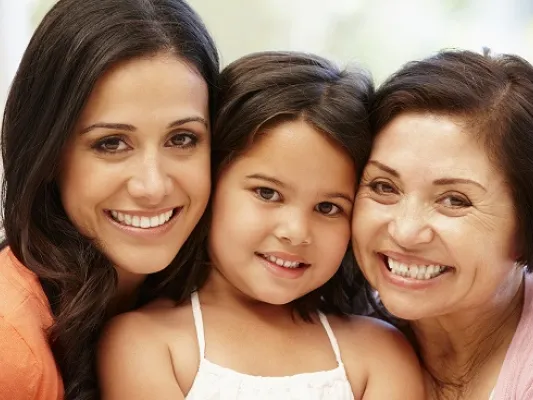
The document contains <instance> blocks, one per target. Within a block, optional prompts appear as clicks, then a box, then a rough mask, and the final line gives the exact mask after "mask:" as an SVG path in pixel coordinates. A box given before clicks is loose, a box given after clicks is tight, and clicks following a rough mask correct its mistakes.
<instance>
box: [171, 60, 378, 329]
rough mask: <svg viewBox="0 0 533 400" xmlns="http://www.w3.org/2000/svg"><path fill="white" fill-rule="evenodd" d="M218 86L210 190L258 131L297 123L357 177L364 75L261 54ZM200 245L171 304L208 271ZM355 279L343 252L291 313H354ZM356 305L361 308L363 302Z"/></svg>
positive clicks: (361, 160)
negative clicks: (324, 141) (338, 152)
mask: <svg viewBox="0 0 533 400" xmlns="http://www.w3.org/2000/svg"><path fill="white" fill-rule="evenodd" d="M219 88H220V91H219V99H218V104H217V113H216V116H215V121H214V127H213V135H212V143H211V148H212V175H213V178H214V179H213V185H216V182H217V178H218V176H219V175H220V173H221V172H222V171H223V170H224V169H225V168H226V167H227V166H228V165H229V164H231V162H232V161H233V160H234V159H235V158H237V157H239V156H240V155H241V154H242V153H243V152H245V151H247V150H248V149H249V147H250V146H251V145H252V144H253V142H254V139H255V137H256V134H257V132H258V131H259V130H262V129H263V128H267V127H272V126H275V125H277V124H280V123H283V122H286V121H294V120H298V119H303V120H304V121H306V122H307V123H309V124H310V125H312V126H313V127H315V128H316V129H317V130H318V131H320V132H322V133H323V134H324V135H325V136H327V137H329V138H331V139H332V140H333V142H335V143H337V144H338V145H339V146H341V147H342V148H343V149H344V150H345V151H346V153H347V154H349V155H350V157H351V158H352V160H353V161H354V163H355V166H356V172H357V174H358V176H360V174H361V173H362V170H363V166H364V164H365V162H366V160H367V159H368V157H369V153H370V146H371V134H370V125H369V122H368V111H367V109H368V106H369V102H370V99H371V97H372V93H373V83H372V80H371V78H370V76H369V75H368V74H367V73H366V71H364V70H362V69H360V68H355V67H354V68H351V69H346V70H341V69H339V68H338V67H337V66H335V65H334V64H333V63H331V62H330V61H328V60H326V59H324V58H322V57H319V56H316V55H312V54H304V53H297V52H261V53H254V54H251V55H248V56H245V57H243V58H241V59H239V60H237V61H235V62H233V63H231V64H230V65H228V66H227V67H226V68H225V69H224V70H223V71H222V73H221V77H220V83H219ZM209 213H210V211H209V210H208V212H207V213H206V215H208V214H209ZM204 241H205V244H204V247H203V249H204V250H203V253H202V257H201V258H199V259H198V261H197V262H196V263H195V265H193V266H192V267H191V268H189V269H187V273H188V274H189V275H188V278H187V281H188V282H189V285H188V287H187V288H186V289H187V292H185V293H184V292H183V291H180V290H178V289H174V290H170V294H171V295H172V294H173V296H174V298H175V299H176V300H178V301H181V300H184V299H185V298H187V297H188V295H189V294H190V292H191V291H193V290H195V289H198V288H200V287H202V285H203V284H204V283H205V281H206V279H207V276H208V274H209V270H210V266H209V259H208V256H207V251H206V249H207V248H208V243H207V239H206V238H204ZM363 281H364V278H363V276H362V274H361V273H360V271H359V270H358V269H356V268H355V266H354V263H353V255H352V252H351V249H348V251H347V254H346V256H345V258H344V260H343V262H342V265H341V266H340V268H339V270H338V271H337V273H336V274H335V275H334V276H333V277H332V278H331V279H330V280H329V281H328V282H327V283H326V284H325V285H324V286H322V287H321V288H319V289H317V290H315V291H313V292H312V293H309V294H308V295H306V296H304V297H303V298H301V299H299V300H296V301H295V302H294V303H293V305H294V311H295V312H296V313H297V314H299V315H300V316H301V317H302V318H303V319H305V320H309V317H310V315H311V314H312V313H315V312H316V311H317V310H322V311H324V312H328V313H335V314H339V315H343V314H349V313H351V312H353V311H354V307H353V299H354V298H357V299H359V295H360V294H361V293H364V292H363V291H362V287H363ZM178 284H179V283H178ZM181 289H183V286H181ZM357 304H358V306H362V307H364V305H366V301H362V302H359V301H358V303H357ZM356 308H357V310H359V307H356Z"/></svg>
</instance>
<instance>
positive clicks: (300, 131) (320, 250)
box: [99, 120, 423, 400]
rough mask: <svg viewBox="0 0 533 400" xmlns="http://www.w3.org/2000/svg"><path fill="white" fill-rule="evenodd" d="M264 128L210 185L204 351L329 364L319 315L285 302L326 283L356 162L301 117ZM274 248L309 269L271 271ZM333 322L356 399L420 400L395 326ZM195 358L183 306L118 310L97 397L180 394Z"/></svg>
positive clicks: (279, 364) (294, 366)
mask: <svg viewBox="0 0 533 400" xmlns="http://www.w3.org/2000/svg"><path fill="white" fill-rule="evenodd" d="M260 135H261V136H260V138H258V139H257V140H256V141H255V142H254V144H253V145H252V147H251V148H250V149H249V150H247V151H246V152H245V153H244V154H243V155H242V156H241V157H239V158H237V159H236V160H235V161H234V162H233V163H231V164H230V165H229V166H228V167H227V168H226V169H225V170H223V171H222V173H221V175H220V177H219V180H218V182H217V186H216V188H215V193H214V200H213V224H212V229H211V233H210V238H209V239H210V240H209V251H210V253H211V256H212V261H213V266H214V269H213V272H212V273H211V275H210V277H209V279H208V282H207V283H206V285H205V286H204V287H203V288H202V289H201V290H200V291H199V296H200V302H201V305H202V313H203V321H204V326H205V335H206V358H207V359H208V360H209V361H211V362H213V363H216V364H219V365H222V366H224V367H228V368H231V369H233V370H235V371H238V372H242V373H245V374H250V375H261V376H288V375H296V374H300V373H304V372H316V371H323V370H330V369H334V368H336V366H337V363H336V360H335V356H334V353H333V350H332V348H331V345H330V343H329V340H328V337H327V334H326V332H325V330H324V328H323V327H322V325H321V324H320V323H319V322H318V318H316V316H315V317H314V318H313V319H314V320H313V323H309V322H304V321H302V320H301V318H299V317H297V316H295V314H294V313H293V312H292V309H291V307H290V305H288V303H289V302H290V301H292V300H294V299H296V298H298V297H300V296H302V295H304V294H306V293H308V292H310V291H312V290H314V289H315V288H317V287H319V286H321V285H323V284H324V283H325V282H326V281H327V280H328V279H329V278H330V277H331V276H332V275H333V274H334V273H335V271H336V270H337V268H338V266H339V263H340V260H341V259H342V257H343V255H344V253H345V251H346V247H347V245H348V243H349V240H350V223H351V213H352V201H351V199H353V196H354V195H355V185H356V175H355V172H354V165H353V162H352V161H351V159H350V158H349V157H348V156H347V155H346V154H345V153H344V152H343V150H341V149H340V148H339V147H337V146H336V145H334V144H333V143H332V142H331V141H330V140H329V139H327V138H326V137H325V136H324V134H322V133H320V132H317V131H316V130H315V129H313V128H312V127H311V126H310V125H308V124H307V123H305V122H304V121H301V120H298V121H294V122H287V123H282V124H280V125H277V126H275V127H273V128H271V129H269V130H267V131H264V132H260ZM302 160H305V163H304V162H302ZM259 175H260V176H261V177H259ZM251 176H253V177H251ZM265 177H268V178H267V179H265ZM274 251H276V252H282V253H285V254H286V255H287V254H290V255H292V256H293V257H297V258H301V259H304V260H305V262H306V263H307V264H309V267H307V268H306V269H305V271H304V272H303V273H302V274H299V275H297V276H292V275H291V277H287V276H284V275H283V276H282V275H280V274H279V273H278V272H273V271H272V270H271V267H270V266H268V265H266V264H265V263H264V261H263V260H262V259H261V258H260V257H259V256H258V255H257V253H265V252H274ZM329 321H330V324H331V326H332V329H333V331H334V333H335V335H336V337H337V339H338V342H339V346H340V349H341V354H342V357H343V362H344V363H345V368H346V371H347V374H348V378H349V380H350V384H351V386H352V391H353V393H354V395H355V397H356V398H358V399H361V398H362V399H365V400H378V399H384V398H387V399H400V398H401V399H403V398H405V387H409V388H410V390H411V391H410V392H409V398H410V399H423V385H422V379H421V374H420V370H419V366H418V362H417V360H416V357H415V355H414V353H413V351H412V349H411V348H410V346H409V345H408V344H407V342H406V341H405V339H404V338H403V336H402V335H401V334H399V332H398V331H396V330H395V329H393V328H392V327H390V326H389V325H386V324H384V323H382V322H379V321H377V320H372V319H368V318H364V317H354V318H352V319H349V318H346V319H342V318H338V317H332V316H331V317H329ZM259 337H260V338H261V340H260V341H258V340H257V339H258V338H259ZM258 360H261V362H258ZM199 362H200V359H199V350H198V343H197V339H196V332H195V328H194V323H193V317H192V312H191V306H190V304H183V305H180V306H178V307H176V306H175V305H174V304H172V303H170V302H166V301H159V302H157V303H153V304H151V305H150V306H148V307H146V308H143V309H141V310H138V311H136V312H134V313H129V314H123V315H121V316H119V317H118V318H116V319H115V320H114V321H113V323H112V324H111V325H110V326H109V327H108V329H107V330H106V332H105V333H104V335H103V339H102V341H101V346H100V358H99V373H100V379H101V383H102V389H103V398H104V399H106V400H109V399H119V398H124V397H127V398H131V399H135V400H139V399H149V398H158V399H180V398H184V396H186V395H187V393H188V392H189V390H190V389H191V387H192V385H193V382H194V378H195V375H196V372H197V370H198V365H199Z"/></svg>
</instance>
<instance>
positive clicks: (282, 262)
mask: <svg viewBox="0 0 533 400" xmlns="http://www.w3.org/2000/svg"><path fill="white" fill-rule="evenodd" d="M255 255H256V256H258V257H261V258H263V259H265V260H267V261H270V262H271V263H273V264H276V265H277V266H279V267H283V268H289V269H295V268H302V267H309V266H310V265H311V264H306V263H303V262H298V261H288V260H284V259H282V258H279V257H274V256H273V255H270V254H263V253H257V252H256V253H255Z"/></svg>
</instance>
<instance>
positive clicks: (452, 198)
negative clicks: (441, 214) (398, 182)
mask: <svg viewBox="0 0 533 400" xmlns="http://www.w3.org/2000/svg"><path fill="white" fill-rule="evenodd" d="M440 203H441V204H442V205H443V206H445V207H450V208H464V207H470V206H471V205H472V203H470V202H469V201H468V200H466V199H465V198H463V197H461V196H457V195H449V196H446V197H443V198H442V199H441V201H440Z"/></svg>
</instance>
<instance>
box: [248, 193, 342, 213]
mask: <svg viewBox="0 0 533 400" xmlns="http://www.w3.org/2000/svg"><path fill="white" fill-rule="evenodd" d="M264 191H268V192H269V193H273V194H277V196H278V199H276V200H272V199H267V198H265V197H264V196H263V194H264ZM253 192H254V193H255V195H256V196H257V197H258V198H259V199H260V200H262V201H265V202H268V203H271V202H272V203H274V202H278V201H281V200H282V199H283V197H282V196H281V193H279V192H278V191H277V190H274V189H271V188H268V187H265V186H260V187H256V188H254V189H253ZM261 192H263V194H262V193H261ZM325 204H327V205H331V206H332V209H334V210H337V211H336V212H335V213H333V214H331V213H323V212H321V211H320V210H319V208H320V206H323V205H325ZM315 210H316V211H318V212H319V213H320V214H322V215H325V216H327V217H335V216H337V215H339V214H342V213H344V209H343V208H342V207H340V206H338V205H336V204H334V203H331V202H327V201H324V202H321V203H319V204H317V205H316V206H315Z"/></svg>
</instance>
